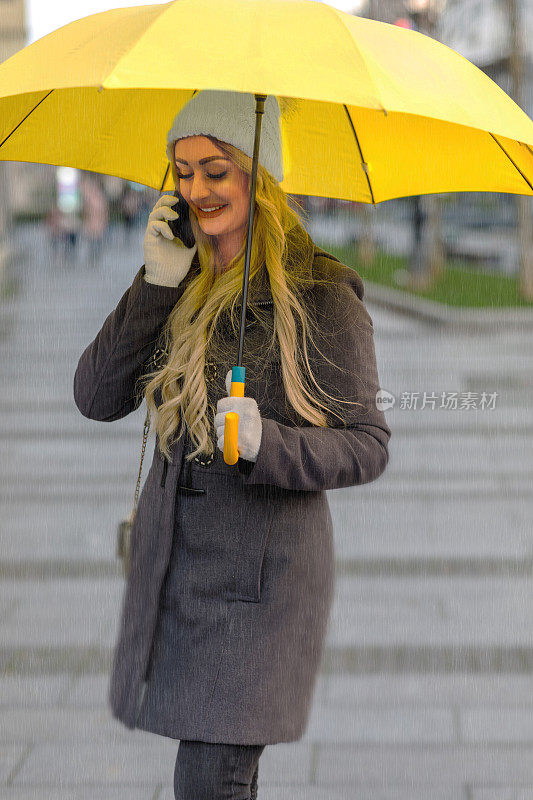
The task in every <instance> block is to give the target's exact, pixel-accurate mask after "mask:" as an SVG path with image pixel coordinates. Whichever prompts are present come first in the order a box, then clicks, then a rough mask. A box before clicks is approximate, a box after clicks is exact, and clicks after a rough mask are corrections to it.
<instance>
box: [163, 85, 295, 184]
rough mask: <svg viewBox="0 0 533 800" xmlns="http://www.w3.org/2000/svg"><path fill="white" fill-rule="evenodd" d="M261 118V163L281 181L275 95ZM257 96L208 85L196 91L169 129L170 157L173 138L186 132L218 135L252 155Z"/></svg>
mask: <svg viewBox="0 0 533 800" xmlns="http://www.w3.org/2000/svg"><path fill="white" fill-rule="evenodd" d="M264 108H265V113H264V114H263V118H262V121H261V139H260V143H259V163H260V164H262V165H263V166H264V167H265V169H267V170H268V171H269V172H270V174H271V175H273V176H274V178H276V179H277V180H278V181H279V182H280V183H281V181H282V180H283V157H282V149H281V130H280V124H279V120H280V107H279V103H278V101H277V99H276V97H275V96H274V95H267V99H266V101H265V107H264ZM255 118H256V114H255V97H254V95H253V94H251V93H246V92H226V91H223V90H218V89H216V90H215V89H206V90H204V91H200V92H198V93H197V94H195V95H194V96H193V97H191V99H190V100H189V101H188V102H187V103H186V104H185V105H184V106H183V108H182V109H181V111H180V112H179V114H177V115H176V117H175V119H174V122H173V123H172V127H171V129H170V130H169V132H168V133H167V157H168V160H169V161H171V162H172V161H173V160H174V142H175V141H176V140H177V139H183V138H185V137H186V136H207V135H209V136H215V137H216V138H217V139H220V141H221V142H229V144H232V145H233V146H234V147H238V148H239V150H242V151H243V153H246V155H247V156H249V157H250V158H253V155H254V140H255Z"/></svg>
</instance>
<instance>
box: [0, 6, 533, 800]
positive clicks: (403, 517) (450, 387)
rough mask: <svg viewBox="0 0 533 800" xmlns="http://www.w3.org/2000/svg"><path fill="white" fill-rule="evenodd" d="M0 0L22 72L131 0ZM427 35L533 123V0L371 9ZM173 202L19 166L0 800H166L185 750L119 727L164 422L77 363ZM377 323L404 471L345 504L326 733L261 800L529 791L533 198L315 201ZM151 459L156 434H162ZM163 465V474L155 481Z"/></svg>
mask: <svg viewBox="0 0 533 800" xmlns="http://www.w3.org/2000/svg"><path fill="white" fill-rule="evenodd" d="M144 4H146V3H142V2H134V1H133V0H130V2H115V3H113V2H112V0H106V1H105V2H102V0H79V2H77V3H76V6H75V7H72V8H67V7H66V5H65V4H64V3H62V2H56V3H54V2H48V3H43V2H42V0H31V2H30V1H27V2H26V3H25V2H24V0H0V61H2V60H3V59H5V58H8V57H9V56H10V55H11V54H13V53H14V52H16V51H17V50H19V49H20V48H22V47H24V46H25V45H26V44H28V43H30V42H31V41H34V40H35V39H37V38H40V37H41V36H43V35H45V34H46V33H48V32H49V31H50V30H52V29H55V28H57V27H59V26H61V25H63V24H66V23H67V22H69V21H71V20H72V19H76V18H79V17H81V16H85V15H87V14H90V13H95V12H97V11H103V10H106V9H107V8H110V7H117V6H118V5H123V6H131V5H144ZM331 5H335V6H336V7H338V8H340V9H341V10H343V11H346V12H348V13H353V14H356V15H359V16H363V17H367V18H370V19H376V20H380V21H382V22H386V23H389V24H393V25H401V26H403V27H408V28H412V29H414V30H418V31H421V32H423V33H425V34H427V35H429V36H431V37H433V38H435V39H437V40H439V41H440V42H442V43H444V44H445V45H447V46H448V47H450V48H452V49H453V50H455V51H457V52H458V53H460V54H461V55H463V56H464V57H465V58H467V59H469V60H470V61H472V62H473V63H474V64H475V65H476V66H478V67H479V68H480V69H481V70H483V71H484V72H486V73H487V75H489V77H490V78H492V80H494V81H495V82H496V83H498V84H499V85H500V86H501V87H502V88H503V89H504V90H505V91H506V92H507V93H508V94H509V95H510V96H511V97H512V98H513V99H514V100H515V101H516V102H517V103H518V105H520V106H521V107H522V108H523V109H524V110H525V111H526V113H527V114H528V115H529V116H530V117H531V116H533V113H532V112H533V0H447V1H446V0H353V2H351V3H350V2H346V3H341V2H339V3H331ZM158 196H159V194H158V192H156V191H154V190H152V189H148V188H146V187H144V186H141V185H139V184H135V183H132V182H130V181H124V180H122V179H118V178H114V177H111V176H106V175H98V174H94V173H90V172H85V171H81V170H75V169H70V168H65V167H62V168H56V167H54V166H47V165H39V164H26V163H5V162H0V412H1V414H0V420H1V421H0V431H1V443H2V444H1V451H2V458H1V459H0V487H1V488H0V503H1V509H2V514H1V515H0V706H1V712H0V713H1V718H2V725H1V726H0V729H1V730H0V796H1V797H5V798H9V799H10V800H30V798H37V797H39V798H42V797H50V798H52V797H53V798H54V800H67V798H68V800H71V799H72V798H77V799H79V800H82V798H83V800H87V798H93V797H94V798H105V800H119V798H120V800H121V799H122V798H126V797H127V798H128V800H137V798H150V800H171V798H172V797H173V794H172V770H173V765H174V759H175V754H176V747H177V742H174V741H172V740H169V739H165V738H164V737H157V736H150V734H146V733H143V732H141V731H134V732H132V731H128V730H126V729H125V728H123V727H122V726H121V725H120V723H118V722H117V721H116V720H113V719H112V718H111V715H110V712H109V710H108V708H107V706H106V692H107V679H108V673H109V667H110V663H111V661H110V659H111V655H112V647H113V644H114V641H115V635H116V631H117V624H118V617H119V612H120V602H121V595H122V592H123V588H124V581H123V577H122V573H121V567H120V562H119V561H118V559H117V557H116V553H115V536H116V526H117V525H118V523H119V521H120V520H121V519H123V518H125V517H126V516H127V515H129V512H130V510H131V505H132V501H133V494H134V488H135V481H136V478H137V474H138V469H139V456H140V447H141V441H142V429H143V422H144V416H145V406H144V404H143V405H142V406H141V408H140V409H138V411H137V412H134V413H133V414H131V415H129V416H128V417H127V418H125V419H123V420H119V421H117V422H115V423H114V424H113V425H111V426H108V425H105V424H102V423H97V422H94V421H92V420H87V419H85V418H83V417H82V416H81V414H80V413H79V412H78V410H77V408H76V407H75V404H74V399H73V395H72V382H73V376H74V371H75V369H76V366H77V363H78V359H79V357H80V355H81V353H82V352H83V350H84V349H85V347H87V345H88V344H89V343H90V342H91V341H92V340H93V338H94V337H95V335H96V334H97V332H98V331H99V330H100V328H101V326H102V324H103V322H104V320H105V318H106V316H107V315H108V314H109V313H110V312H111V311H112V310H113V309H114V308H115V306H116V304H117V302H118V300H119V299H120V297H121V296H122V295H123V293H124V292H125V291H126V289H127V288H128V287H129V286H130V284H131V282H132V280H133V277H134V275H135V274H136V272H137V271H138V269H139V268H140V266H141V265H142V263H143V253H142V239H143V236H144V231H145V228H146V224H147V219H148V214H149V211H150V210H151V208H152V207H153V205H154V203H155V201H156V200H157V198H158ZM293 197H294V200H295V201H296V202H297V203H298V204H299V205H300V208H301V212H300V213H301V216H302V222H303V224H304V225H305V227H306V228H307V229H308V231H309V232H310V234H311V236H312V237H313V239H314V240H315V242H316V243H317V244H319V245H320V246H322V247H323V248H324V249H326V250H327V251H328V252H330V253H333V254H335V255H337V256H338V257H339V258H340V260H341V261H342V262H343V263H345V264H347V265H350V266H353V267H354V268H355V269H356V270H357V271H358V272H359V274H360V275H361V276H362V278H363V281H364V285H365V303H366V305H367V308H368V310H369V312H370V314H371V317H372V319H373V323H374V340H375V346H376V356H377V363H378V371H379V375H380V382H381V387H382V389H383V390H384V392H385V393H386V395H387V404H386V405H385V414H386V417H387V421H388V423H389V425H390V427H391V429H392V438H391V442H390V461H389V466H388V468H387V470H386V472H385V473H384V475H383V476H381V477H380V478H379V480H378V481H375V482H373V483H371V484H368V485H364V486H359V487H350V488H347V489H342V490H336V491H332V492H328V500H329V503H330V507H331V511H332V517H333V521H334V526H335V544H336V569H337V580H336V597H335V603H334V607H333V611H332V617H331V621H330V626H329V630H328V640H327V647H326V651H325V654H324V660H323V664H322V668H321V673H320V678H319V683H318V686H317V692H316V696H315V700H314V705H313V709H312V714H311V719H310V723H309V728H308V730H307V732H306V734H305V736H304V738H303V739H302V740H301V741H299V742H297V743H288V744H282V745H277V746H276V747H267V748H266V750H265V753H264V755H263V756H262V757H261V762H260V769H259V796H260V797H261V798H262V800H269V798H271V800H273V799H274V798H276V800H289V798H290V800H304V798H305V800H319V799H320V800H322V798H324V800H341V798H342V799H343V800H345V798H350V800H370V798H371V799H372V800H419V799H420V800H428V798H431V800H531V798H533V757H532V756H533V645H532V643H533V540H532V535H531V531H532V510H533V503H532V497H531V485H532V479H533V460H532V457H531V452H532V444H533V408H532V403H531V397H532V391H533V356H532V348H531V336H532V332H533V247H532V198H531V197H524V196H519V195H510V194H503V193H493V194H492V193H453V194H435V195H430V196H424V197H410V198H399V199H396V200H391V201H387V202H383V203H380V204H378V205H376V206H370V205H366V204H362V203H354V202H350V201H339V200H332V199H327V198H321V197H304V196H297V195H294V196H293ZM150 441H153V439H152V433H151V434H150ZM152 446H153V444H152V445H150V453H148V452H147V454H146V457H145V463H144V467H143V478H144V476H145V475H146V473H147V471H148V466H149V463H150V461H151V447H152Z"/></svg>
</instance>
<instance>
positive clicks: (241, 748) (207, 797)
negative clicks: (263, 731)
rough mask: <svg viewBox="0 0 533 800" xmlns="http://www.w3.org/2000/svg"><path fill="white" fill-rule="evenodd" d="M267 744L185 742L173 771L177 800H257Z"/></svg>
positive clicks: (182, 744)
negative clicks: (259, 770) (260, 769)
mask: <svg viewBox="0 0 533 800" xmlns="http://www.w3.org/2000/svg"><path fill="white" fill-rule="evenodd" d="M264 749H265V745H264V744H260V745H247V744H213V743H211V742H196V741H188V740H185V739H182V740H181V741H180V744H179V747H178V755H177V757H176V766H175V769H174V797H175V800H256V798H257V774H258V769H259V757H260V755H261V753H262V752H263V750H264Z"/></svg>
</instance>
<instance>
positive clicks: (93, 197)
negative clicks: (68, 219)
mask: <svg viewBox="0 0 533 800" xmlns="http://www.w3.org/2000/svg"><path fill="white" fill-rule="evenodd" d="M81 197H82V203H83V238H84V240H85V242H86V243H87V263H88V264H89V266H91V267H96V266H97V265H98V264H99V263H100V259H101V256H102V249H103V244H104V236H105V234H106V231H107V227H108V225H109V206H108V202H107V197H106V195H105V192H104V189H103V186H102V184H101V182H100V180H99V179H98V177H97V176H96V175H91V174H86V175H84V176H83V178H82V180H81Z"/></svg>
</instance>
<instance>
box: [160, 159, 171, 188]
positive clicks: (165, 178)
mask: <svg viewBox="0 0 533 800" xmlns="http://www.w3.org/2000/svg"><path fill="white" fill-rule="evenodd" d="M169 169H170V161H169V162H168V164H167V168H166V170H165V176H164V178H163V183H162V184H161V188H160V189H159V193H160V194H161V192H162V191H163V186H164V185H165V182H166V180H167V175H168V171H169Z"/></svg>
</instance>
